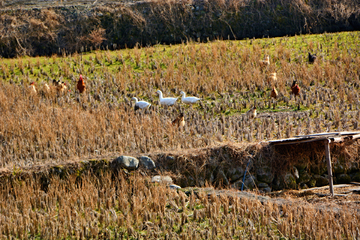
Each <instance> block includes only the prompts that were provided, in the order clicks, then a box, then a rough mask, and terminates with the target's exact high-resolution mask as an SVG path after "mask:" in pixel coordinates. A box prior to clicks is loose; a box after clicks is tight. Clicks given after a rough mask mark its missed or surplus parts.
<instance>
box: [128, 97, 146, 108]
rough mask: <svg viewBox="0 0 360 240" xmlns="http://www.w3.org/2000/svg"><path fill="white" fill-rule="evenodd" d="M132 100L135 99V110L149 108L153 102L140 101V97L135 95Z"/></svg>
mask: <svg viewBox="0 0 360 240" xmlns="http://www.w3.org/2000/svg"><path fill="white" fill-rule="evenodd" d="M131 100H134V101H135V111H136V110H138V109H139V108H140V109H143V108H147V107H150V106H151V103H148V102H146V101H138V99H137V98H136V97H133V98H132V99H131Z"/></svg>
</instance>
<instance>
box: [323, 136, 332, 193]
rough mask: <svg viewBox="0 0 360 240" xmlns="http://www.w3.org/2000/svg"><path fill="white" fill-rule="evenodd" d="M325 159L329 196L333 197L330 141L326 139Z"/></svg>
mask: <svg viewBox="0 0 360 240" xmlns="http://www.w3.org/2000/svg"><path fill="white" fill-rule="evenodd" d="M324 142H325V157H326V162H327V170H328V178H329V186H330V194H331V196H332V197H333V196H334V184H333V175H332V167H331V156H330V142H331V141H330V139H326V140H325V141H324Z"/></svg>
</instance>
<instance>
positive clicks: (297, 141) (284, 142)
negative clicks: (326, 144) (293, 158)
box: [269, 137, 327, 145]
mask: <svg viewBox="0 0 360 240" xmlns="http://www.w3.org/2000/svg"><path fill="white" fill-rule="evenodd" d="M324 140H327V138H326V137H319V138H311V139H292V140H289V141H286V140H284V141H281V142H277V141H269V143H270V144H272V145H290V144H299V143H308V142H316V141H324Z"/></svg>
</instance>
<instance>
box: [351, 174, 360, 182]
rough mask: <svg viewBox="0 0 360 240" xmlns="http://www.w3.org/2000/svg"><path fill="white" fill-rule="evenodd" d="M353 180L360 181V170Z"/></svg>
mask: <svg viewBox="0 0 360 240" xmlns="http://www.w3.org/2000/svg"><path fill="white" fill-rule="evenodd" d="M351 180H352V181H354V182H360V172H357V173H355V174H354V175H353V176H352V178H351Z"/></svg>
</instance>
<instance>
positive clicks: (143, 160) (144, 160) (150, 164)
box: [139, 156, 156, 170]
mask: <svg viewBox="0 0 360 240" xmlns="http://www.w3.org/2000/svg"><path fill="white" fill-rule="evenodd" d="M139 160H140V165H141V166H143V167H144V168H146V169H148V170H153V169H154V168H155V167H156V166H155V163H154V161H153V160H152V159H151V158H149V157H148V156H142V157H140V158H139Z"/></svg>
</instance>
